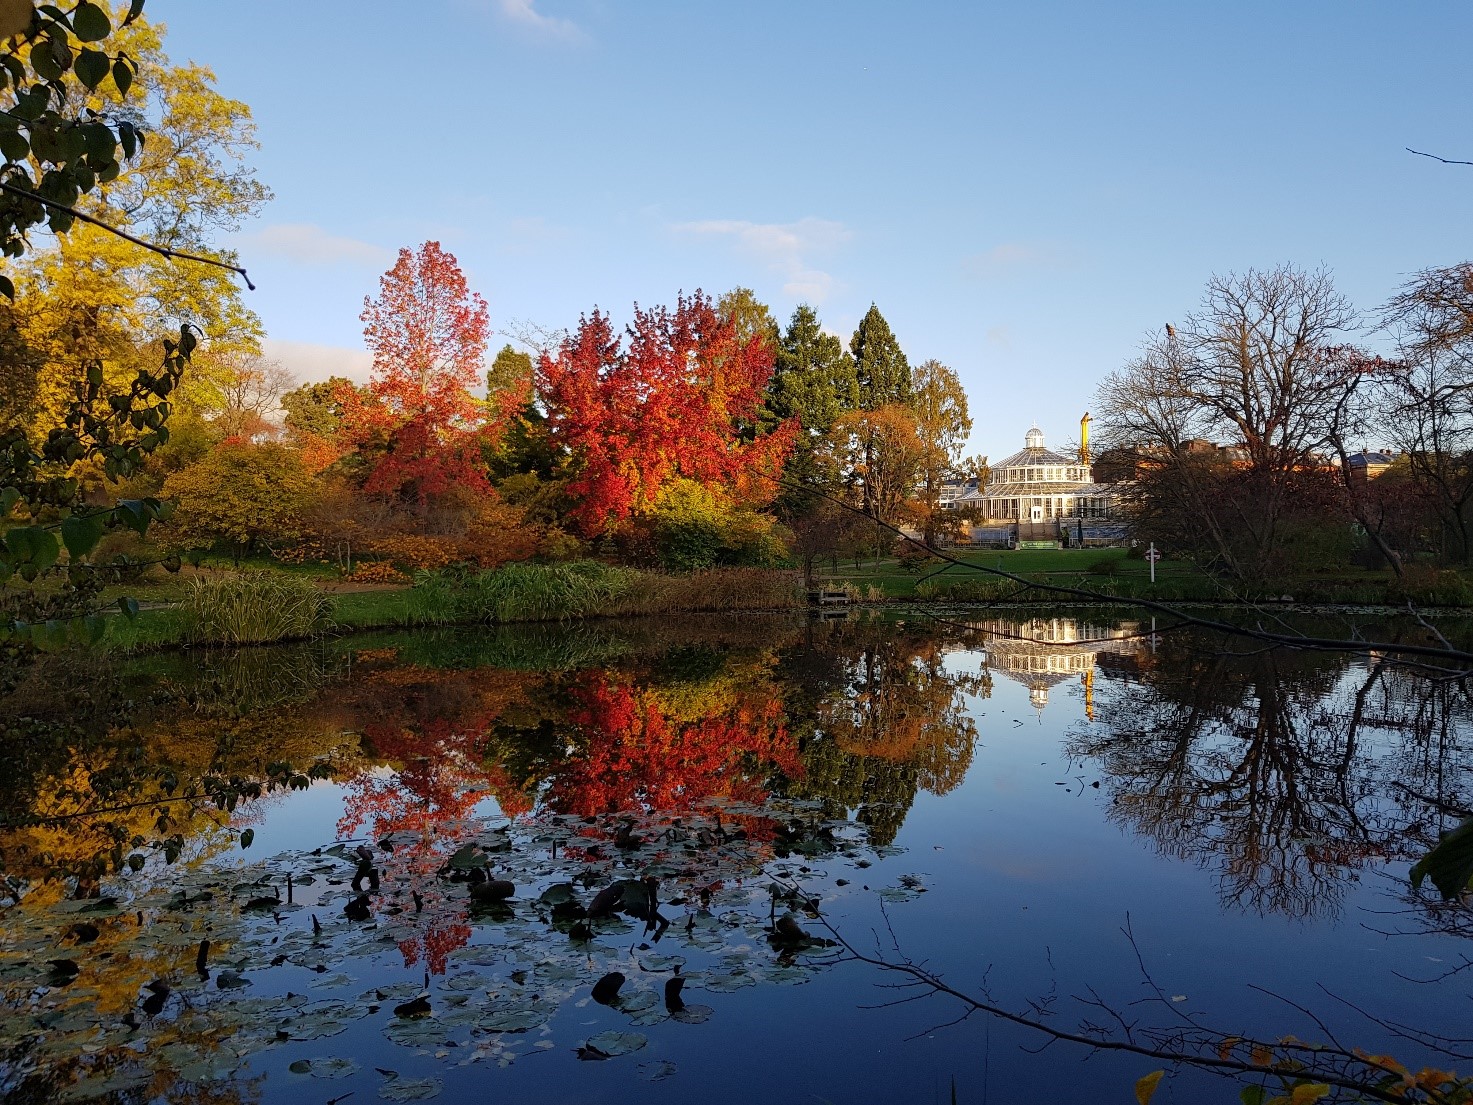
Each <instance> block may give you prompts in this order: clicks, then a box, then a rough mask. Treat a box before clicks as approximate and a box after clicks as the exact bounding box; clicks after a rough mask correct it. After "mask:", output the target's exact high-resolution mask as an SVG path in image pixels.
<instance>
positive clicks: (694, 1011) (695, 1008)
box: [670, 1005, 716, 1024]
mask: <svg viewBox="0 0 1473 1105" xmlns="http://www.w3.org/2000/svg"><path fill="white" fill-rule="evenodd" d="M715 1012H716V1010H714V1009H712V1008H711V1007H710V1006H709V1005H686V1006H683V1007H681V1008H680V1009H677V1010H675V1012H673V1013H671V1014H670V1019H671V1020H672V1021H679V1022H680V1023H681V1024H705V1023H706V1022H707V1021H709V1020H710V1019H711V1014H713V1013H715Z"/></svg>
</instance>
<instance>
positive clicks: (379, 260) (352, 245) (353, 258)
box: [248, 223, 394, 266]
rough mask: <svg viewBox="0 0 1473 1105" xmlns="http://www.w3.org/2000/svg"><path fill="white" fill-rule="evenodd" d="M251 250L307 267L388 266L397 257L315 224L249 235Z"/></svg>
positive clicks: (289, 225)
mask: <svg viewBox="0 0 1473 1105" xmlns="http://www.w3.org/2000/svg"><path fill="white" fill-rule="evenodd" d="M250 241H251V245H250V247H248V248H251V249H255V250H258V251H259V252H261V253H268V254H273V255H275V256H277V257H285V258H287V259H288V260H291V261H297V262H299V263H301V264H304V265H375V266H387V265H389V264H390V263H392V262H393V259H394V254H393V253H392V252H391V251H389V250H387V249H384V248H383V247H382V246H376V245H374V244H373V243H371V242H360V241H359V240H358V239H356V238H343V237H339V236H338V235H335V234H329V233H328V232H327V231H325V230H323V229H322V227H320V226H317V225H316V224H314V223H277V224H276V225H275V226H268V227H264V228H263V229H261V230H258V231H257V232H256V233H254V234H252V235H250Z"/></svg>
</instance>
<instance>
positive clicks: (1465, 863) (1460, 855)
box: [1411, 817, 1473, 901]
mask: <svg viewBox="0 0 1473 1105" xmlns="http://www.w3.org/2000/svg"><path fill="white" fill-rule="evenodd" d="M1411 876H1412V889H1413V890H1415V889H1418V888H1419V887H1421V885H1422V880H1423V879H1425V878H1428V877H1430V878H1431V879H1432V885H1434V886H1435V887H1437V889H1438V891H1439V892H1440V893H1441V894H1442V898H1443V901H1451V900H1452V899H1453V898H1456V897H1457V896H1458V895H1459V894H1461V893H1462V892H1463V891H1464V890H1465V889H1466V888H1467V887H1468V884H1469V882H1470V880H1473V817H1470V818H1469V819H1468V820H1466V821H1464V822H1463V823H1462V824H1461V825H1459V826H1458V827H1457V828H1456V829H1454V830H1453V831H1452V832H1450V833H1448V834H1447V835H1445V836H1444V837H1443V838H1442V839H1441V840H1439V841H1438V842H1437V847H1435V848H1433V849H1432V851H1430V852H1428V853H1427V854H1426V855H1425V856H1423V857H1422V858H1421V859H1420V860H1418V861H1417V862H1416V864H1415V865H1413V867H1412V871H1411Z"/></svg>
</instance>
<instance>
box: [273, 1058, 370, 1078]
mask: <svg viewBox="0 0 1473 1105" xmlns="http://www.w3.org/2000/svg"><path fill="white" fill-rule="evenodd" d="M287 1069H288V1070H290V1071H292V1072H294V1073H296V1074H310V1075H311V1076H312V1077H313V1078H349V1077H351V1076H352V1075H355V1074H357V1073H358V1072H359V1070H361V1069H362V1067H360V1065H359V1064H358V1063H357V1062H355V1061H354V1060H352V1059H339V1058H338V1057H336V1056H326V1057H323V1058H318V1059H298V1060H297V1061H296V1062H295V1063H293V1064H292V1065H291V1066H290V1067H288V1068H287Z"/></svg>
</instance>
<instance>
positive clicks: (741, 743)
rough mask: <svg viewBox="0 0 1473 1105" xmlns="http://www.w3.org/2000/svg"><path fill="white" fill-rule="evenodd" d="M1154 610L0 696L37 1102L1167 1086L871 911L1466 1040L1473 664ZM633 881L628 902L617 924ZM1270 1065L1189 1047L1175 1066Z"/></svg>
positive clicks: (93, 685)
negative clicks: (1149, 1080) (1429, 661)
mask: <svg viewBox="0 0 1473 1105" xmlns="http://www.w3.org/2000/svg"><path fill="white" fill-rule="evenodd" d="M1332 621H1334V624H1331V625H1329V626H1328V629H1327V627H1326V626H1325V625H1315V626H1310V627H1307V628H1309V629H1311V630H1312V631H1313V632H1317V633H1323V632H1331V633H1333V634H1334V635H1343V634H1344V633H1346V632H1348V631H1349V630H1350V628H1351V627H1350V626H1349V624H1348V623H1345V622H1342V621H1338V620H1333V619H1332ZM1161 628H1162V629H1163V630H1164V627H1161ZM1150 630H1151V625H1150V624H1149V622H1147V623H1141V622H1139V621H1131V620H1121V619H1118V618H1111V617H1109V616H1108V615H1102V614H1100V613H1094V614H1085V615H1071V614H1069V613H1067V612H1063V611H1060V612H1056V613H1049V614H1047V615H1045V616H1042V617H1039V616H1033V615H1032V614H1029V615H1023V614H1020V615H1017V616H1007V615H1002V614H988V615H985V616H979V615H977V614H959V615H957V617H956V619H955V620H954V621H951V622H942V621H937V620H936V619H934V618H930V617H922V616H916V617H914V618H902V619H899V620H898V621H897V620H893V619H892V620H891V621H889V622H880V621H866V620H848V621H832V622H825V623H809V622H804V621H790V620H772V621H765V620H760V619H747V620H743V621H731V620H721V619H709V620H703V619H687V620H684V621H682V622H680V623H678V624H674V625H672V624H669V623H634V624H629V625H595V626H576V627H540V628H531V629H524V630H523V629H519V630H495V631H491V630H486V631H466V632H435V633H420V634H402V635H373V636H365V637H361V638H355V639H347V640H343V641H337V642H333V643H331V644H328V645H321V646H314V647H310V648H308V647H295V648H283V649H256V650H249V651H244V652H239V653H206V652H196V653H192V654H177V655H164V656H157V657H149V658H145V659H140V660H133V661H128V662H121V661H115V660H114V661H108V660H105V659H98V660H93V661H87V662H85V663H79V662H76V661H70V662H68V663H65V664H62V663H59V662H52V661H48V662H46V663H44V664H42V665H41V666H39V667H38V668H36V669H35V670H33V671H32V672H30V673H29V674H28V675H27V676H26V677H25V678H24V679H22V680H21V682H20V683H19V685H16V686H14V687H12V688H10V690H9V692H8V693H7V695H6V696H5V697H4V698H0V710H3V714H0V723H3V726H4V730H5V731H4V735H3V749H4V755H5V756H6V758H7V764H6V769H5V771H4V772H3V773H0V819H3V820H0V862H3V868H4V874H5V878H6V881H7V885H8V888H9V889H8V897H7V898H6V899H5V901H4V905H3V906H0V1097H3V1098H5V1099H6V1100H14V1101H17V1102H42V1101H53V1100H79V1101H80V1100H111V1101H117V1102H138V1103H144V1102H151V1101H167V1102H201V1103H204V1102H210V1103H215V1102H219V1103H226V1102H257V1101H259V1102H324V1103H326V1102H329V1101H342V1100H344V1095H349V1094H351V1097H348V1098H346V1100H348V1101H350V1102H352V1103H353V1105H361V1103H362V1102H366V1101H372V1100H377V1099H388V1100H421V1099H430V1098H437V1099H439V1100H443V1101H453V1102H462V1101H465V1102H470V1101H476V1102H479V1101H502V1100H522V1101H528V1100H548V1101H557V1102H633V1101H638V1102H648V1103H660V1102H675V1101H682V1102H684V1101H692V1100H698V1101H702V1102H707V1103H712V1105H716V1103H723V1102H733V1103H735V1102H750V1101H754V1100H759V1101H781V1102H815V1103H818V1102H872V1101H873V1102H879V1101H885V1102H892V1101H923V1102H947V1101H950V1100H951V1095H952V1087H953V1084H954V1086H955V1094H956V1100H957V1101H960V1102H964V1103H974V1102H995V1103H1006V1102H1053V1101H1086V1100H1087V1101H1099V1102H1115V1101H1118V1102H1130V1101H1134V1099H1135V1098H1134V1093H1133V1084H1134V1081H1135V1079H1137V1078H1138V1077H1140V1076H1141V1075H1143V1074H1145V1073H1147V1072H1148V1071H1150V1070H1152V1069H1155V1068H1156V1067H1159V1066H1161V1065H1162V1064H1161V1063H1159V1062H1155V1061H1153V1060H1150V1059H1148V1058H1143V1057H1139V1056H1131V1055H1120V1054H1098V1053H1097V1054H1094V1055H1093V1056H1091V1053H1090V1052H1089V1051H1088V1050H1086V1049H1085V1048H1082V1047H1080V1046H1078V1045H1073V1044H1065V1043H1054V1044H1052V1045H1051V1046H1049V1047H1047V1048H1046V1049H1045V1050H1043V1051H1041V1052H1040V1051H1039V1050H1038V1049H1039V1048H1040V1047H1042V1046H1043V1045H1044V1044H1045V1043H1046V1042H1047V1038H1046V1037H1044V1036H1041V1035H1039V1034H1037V1033H1035V1032H1031V1031H1030V1030H1027V1029H1025V1028H1020V1027H1018V1026H1015V1025H1010V1024H1008V1023H1006V1022H1004V1021H1001V1020H998V1019H995V1018H992V1017H989V1016H987V1015H986V1014H984V1013H980V1012H978V1013H974V1014H973V1015H972V1016H970V1017H969V1018H967V1019H964V1020H961V1021H960V1022H959V1023H953V1022H957V1020H958V1018H959V1017H960V1016H961V1015H962V1014H963V1013H965V1012H966V1010H965V1008H963V1007H962V1006H960V1005H959V1004H958V1003H957V1002H956V1001H954V1000H952V999H950V998H947V997H945V996H941V995H935V994H931V993H930V992H929V991H925V990H921V989H916V988H913V987H908V986H906V985H905V984H906V983H907V982H909V981H910V980H909V979H908V977H907V976H902V975H898V974H893V973H887V972H885V971H883V970H881V969H879V968H877V967H875V966H873V965H871V964H867V963H863V962H857V961H855V960H854V959H853V958H852V957H851V956H849V955H847V954H846V953H845V950H844V948H843V947H842V946H840V945H838V944H836V943H832V942H831V941H832V939H833V938H834V936H835V935H842V937H843V938H844V939H845V940H847V941H848V942H849V943H851V944H852V945H853V946H854V947H855V948H857V949H859V950H860V951H862V952H864V953H866V954H869V955H876V956H878V957H880V958H885V959H888V960H890V961H892V962H898V961H901V960H903V959H907V958H908V959H909V960H911V961H914V962H917V963H924V965H925V967H926V968H927V969H929V970H931V971H933V972H935V973H937V974H939V975H940V976H942V977H944V979H945V980H946V981H947V982H948V983H949V984H951V985H952V986H955V987H957V988H958V989H961V990H964V991H966V992H968V993H972V994H975V995H977V996H978V997H984V996H986V997H989V998H990V999H991V1000H992V1001H993V1002H994V1003H995V1004H997V1005H999V1006H1001V1007H1004V1008H1006V1009H1008V1010H1011V1011H1014V1012H1018V1013H1022V1014H1026V1015H1027V1016H1029V1017H1031V1018H1033V1019H1037V1020H1041V1021H1043V1022H1046V1023H1048V1024H1052V1025H1053V1026H1055V1027H1056V1028H1058V1029H1060V1030H1065V1031H1079V1030H1081V1026H1083V1030H1084V1031H1085V1032H1086V1034H1088V1033H1089V1032H1090V1031H1092V1030H1093V1029H1092V1027H1091V1026H1094V1027H1101V1028H1105V1029H1108V1030H1110V1031H1112V1032H1113V1033H1114V1034H1115V1035H1116V1036H1117V1037H1118V1036H1119V1035H1120V1029H1121V1024H1122V1023H1131V1024H1134V1025H1135V1026H1136V1027H1135V1031H1136V1032H1138V1033H1139V1032H1149V1031H1150V1030H1151V1029H1153V1028H1159V1029H1162V1030H1166V1031H1169V1030H1170V1029H1171V1028H1172V1026H1173V1025H1176V1024H1182V1023H1185V1020H1184V1018H1188V1017H1190V1018H1196V1019H1197V1020H1198V1021H1199V1022H1200V1023H1201V1024H1203V1025H1206V1026H1210V1027H1211V1028H1213V1029H1215V1030H1218V1031H1220V1032H1221V1033H1222V1034H1224V1035H1230V1034H1242V1035H1252V1036H1256V1037H1261V1038H1269V1039H1273V1038H1276V1037H1279V1036H1282V1035H1284V1034H1288V1033H1293V1034H1295V1035H1296V1036H1298V1037H1299V1038H1301V1039H1305V1040H1321V1039H1325V1038H1326V1035H1327V1033H1330V1032H1333V1033H1335V1034H1337V1035H1338V1036H1339V1037H1340V1039H1341V1041H1342V1043H1344V1044H1346V1045H1347V1046H1352V1045H1353V1046H1359V1047H1364V1048H1366V1049H1368V1050H1371V1051H1375V1052H1383V1051H1389V1052H1391V1053H1392V1054H1394V1055H1396V1056H1397V1057H1398V1058H1399V1059H1401V1060H1402V1061H1403V1062H1405V1063H1407V1064H1408V1065H1410V1066H1411V1067H1412V1068H1413V1069H1416V1068H1417V1067H1419V1066H1421V1065H1423V1064H1424V1063H1428V1062H1435V1063H1436V1065H1438V1066H1443V1067H1453V1066H1456V1065H1457V1064H1456V1063H1454V1062H1453V1061H1451V1060H1449V1059H1447V1058H1445V1057H1441V1058H1439V1057H1438V1056H1435V1055H1432V1054H1430V1053H1427V1052H1424V1051H1422V1050H1420V1049H1419V1048H1418V1046H1417V1045H1416V1044H1414V1043H1412V1042H1410V1041H1408V1040H1407V1039H1404V1038H1397V1036H1396V1034H1395V1031H1394V1030H1393V1029H1392V1028H1390V1027H1388V1026H1389V1025H1392V1024H1399V1025H1405V1026H1411V1027H1414V1028H1416V1029H1421V1030H1425V1031H1430V1032H1436V1033H1441V1034H1444V1035H1451V1036H1466V1035H1468V1034H1469V1033H1468V1032H1467V1030H1466V1028H1465V1027H1464V1026H1465V1024H1466V1010H1467V1009H1468V996H1469V989H1470V979H1469V977H1468V974H1467V973H1464V974H1453V975H1451V976H1450V977H1447V978H1443V979H1441V980H1440V981H1430V980H1436V979H1439V978H1440V976H1443V975H1445V974H1447V973H1448V972H1449V971H1451V970H1453V969H1454V968H1456V967H1457V966H1459V965H1460V964H1462V963H1463V962H1464V961H1465V960H1464V957H1465V956H1466V955H1468V954H1469V952H1470V951H1473V944H1470V942H1469V938H1468V935H1467V934H1469V933H1473V922H1470V920H1469V918H1468V916H1467V914H1466V911H1465V910H1464V909H1463V908H1462V907H1446V906H1442V905H1440V904H1439V903H1437V902H1436V901H1435V900H1434V896H1433V895H1431V894H1430V893H1423V894H1420V895H1419V894H1414V893H1412V891H1411V890H1410V887H1409V886H1408V883H1407V879H1406V871H1407V868H1408V866H1409V865H1410V863H1411V862H1413V861H1414V860H1415V859H1416V858H1417V857H1419V856H1420V855H1421V854H1422V853H1423V852H1425V851H1426V849H1427V848H1428V847H1430V846H1431V844H1432V843H1434V842H1435V841H1436V839H1437V834H1438V832H1439V831H1440V830H1445V829H1447V828H1450V827H1452V826H1453V825H1455V824H1457V822H1458V820H1459V815H1460V813H1461V812H1462V811H1464V810H1465V809H1466V808H1467V807H1469V806H1470V805H1473V777H1470V768H1473V747H1470V745H1473V729H1470V716H1469V715H1470V709H1469V702H1468V699H1467V697H1466V695H1465V694H1464V692H1463V690H1462V688H1461V685H1460V684H1459V683H1458V682H1457V681H1454V680H1448V679H1443V678H1438V677H1437V673H1427V672H1424V671H1417V670H1411V669H1408V668H1405V667H1395V666H1390V665H1388V664H1386V663H1385V662H1384V659H1383V658H1382V657H1379V656H1377V655H1374V654H1373V655H1371V656H1369V657H1367V656H1363V655H1362V656H1356V655H1345V654H1339V653H1330V652H1291V651H1286V650H1271V651H1270V650H1264V649H1262V648H1261V647H1258V646H1256V645H1254V644H1252V643H1251V642H1244V641H1233V640H1231V639H1226V640H1225V639H1220V638H1217V637H1214V636H1211V635H1207V634H1202V633H1196V632H1190V633H1189V632H1165V631H1163V632H1159V633H1156V634H1154V635H1153V634H1152V633H1151V632H1150ZM1361 630H1362V631H1363V632H1365V633H1366V634H1367V635H1372V636H1377V635H1379V636H1381V637H1382V639H1384V635H1386V634H1401V635H1405V634H1407V633H1415V632H1421V630H1420V629H1418V627H1397V626H1395V625H1380V626H1364V627H1361ZM360 844H362V845H364V846H365V847H366V848H367V849H368V853H367V854H368V855H369V856H370V858H371V866H372V867H373V876H372V877H373V878H377V880H378V882H379V886H378V889H377V890H376V891H375V890H372V889H371V879H370V876H369V875H368V874H367V871H366V868H367V867H368V866H369V865H370V864H364V865H363V866H364V868H365V870H364V871H363V878H362V880H361V883H362V885H361V889H362V890H363V892H364V895H365V896H364V897H362V898H359V897H358V894H357V892H356V891H355V889H354V887H353V886H352V885H351V883H352V881H353V880H354V877H355V874H357V873H358V868H359V862H360V861H359V857H358V856H357V854H356V853H355V849H356V848H357V847H358V846H359V845H360ZM119 866H121V868H122V872H123V873H121V874H117V873H113V872H114V871H115V870H116V869H117V868H118V867H119ZM483 876H485V878H483ZM493 879H506V880H509V881H510V882H511V883H513V884H514V893H513V895H512V897H511V898H510V899H508V900H507V901H504V902H501V901H493V900H491V899H492V898H494V897H495V895H494V893H492V892H491V891H490V890H489V889H488V886H489V882H488V880H493ZM644 880H655V881H653V882H650V881H644ZM611 886H612V887H614V888H615V891H614V892H613V893H611V894H608V895H605V897H606V898H610V897H612V898H616V899H617V904H618V905H619V906H620V907H621V910H622V911H621V912H619V913H615V914H614V915H612V916H607V917H598V918H592V919H589V918H584V917H582V916H581V915H580V914H581V912H582V911H583V910H586V908H587V907H589V906H590V905H591V904H593V901H594V898H595V896H596V895H598V894H599V892H600V891H602V890H605V889H606V888H609V887H611ZM651 887H653V889H654V894H655V909H657V910H658V917H659V919H658V920H655V919H652V918H651V916H650V912H651V911H650V905H649V893H650V889H651ZM815 903H816V904H817V907H818V909H817V910H814V909H813V908H812V906H813V905H814V904H815ZM819 914H821V915H822V919H820V917H819ZM785 915H786V916H787V918H788V920H787V921H785V922H783V923H782V924H781V926H780V927H781V928H782V929H784V930H785V932H787V933H788V934H792V933H795V932H797V931H800V930H801V931H803V932H806V933H807V934H808V936H809V937H810V939H806V940H805V939H802V938H800V937H797V936H789V937H788V938H776V939H775V938H774V937H773V923H774V921H775V920H776V919H778V918H782V917H784V916H785ZM825 921H826V922H828V923H829V924H832V926H833V927H834V930H837V932H831V931H829V930H828V929H826V928H825V924H824V922H825ZM666 922H668V927H665V923H666ZM202 941H208V942H209V943H208V947H206V948H205V949H204V951H203V967H204V970H203V971H200V970H199V969H198V968H199V966H200V962H201V960H200V957H201V947H202V945H201V942H202ZM614 973H618V974H620V975H622V976H623V981H622V983H621V984H620V985H619V986H618V988H617V992H616V993H610V992H606V991H609V990H610V988H612V986H613V980H608V981H606V982H605V983H604V984H603V986H602V987H601V988H600V989H599V990H598V991H597V992H595V984H597V983H599V981H600V979H604V978H606V976H608V975H611V974H614ZM677 979H678V980H683V981H682V982H676V981H674V980H677ZM422 998H423V999H424V1000H423V1001H422V1000H421V999H422ZM1296 1007H1302V1008H1296ZM1306 1011H1307V1012H1306ZM416 1014H418V1015H416ZM1314 1018H1318V1019H1319V1021H1320V1022H1322V1023H1318V1024H1317V1023H1316V1021H1315V1019H1314ZM1141 1038H1144V1037H1141ZM1462 1065H1463V1066H1464V1067H1467V1066H1468V1064H1467V1063H1464V1064H1462ZM1237 1099H1238V1095H1237V1087H1236V1086H1234V1085H1233V1084H1231V1083H1229V1082H1226V1081H1222V1080H1219V1079H1215V1078H1213V1077H1210V1076H1207V1075H1202V1074H1199V1073H1190V1072H1189V1073H1185V1074H1180V1075H1177V1076H1174V1077H1172V1078H1170V1079H1168V1080H1167V1081H1166V1082H1164V1083H1163V1084H1162V1086H1161V1090H1160V1092H1159V1094H1158V1096H1157V1098H1156V1100H1157V1101H1168V1100H1175V1101H1200V1100H1218V1101H1236V1100H1237Z"/></svg>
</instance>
